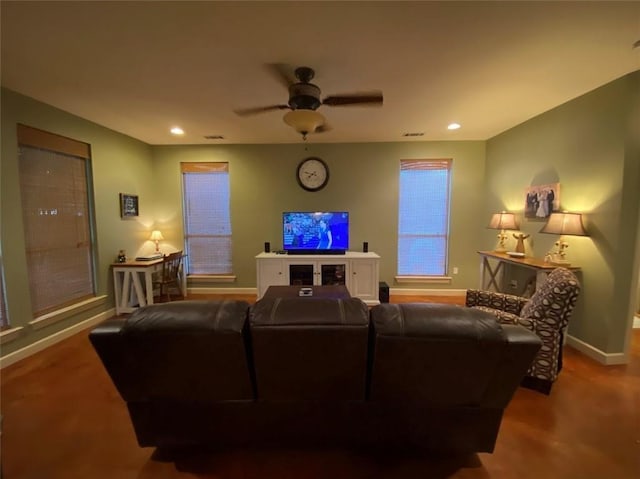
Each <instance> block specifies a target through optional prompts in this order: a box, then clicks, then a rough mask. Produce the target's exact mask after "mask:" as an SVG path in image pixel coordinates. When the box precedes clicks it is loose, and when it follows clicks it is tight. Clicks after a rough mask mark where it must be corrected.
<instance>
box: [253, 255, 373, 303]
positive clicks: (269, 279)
mask: <svg viewBox="0 0 640 479" xmlns="http://www.w3.org/2000/svg"><path fill="white" fill-rule="evenodd" d="M256 270H257V274H258V299H260V298H262V296H263V295H264V293H265V292H266V291H267V288H268V287H269V286H287V285H301V286H311V285H336V284H342V285H345V286H346V287H347V289H348V290H349V294H351V296H353V297H356V298H360V299H361V300H362V301H364V302H365V303H366V304H368V305H376V304H379V303H380V300H379V298H378V291H379V290H378V288H379V285H378V282H379V277H380V256H378V255H377V254H375V253H359V252H355V251H347V252H346V253H345V254H331V255H326V254H317V255H314V254H305V255H288V254H278V253H260V254H259V255H257V256H256Z"/></svg>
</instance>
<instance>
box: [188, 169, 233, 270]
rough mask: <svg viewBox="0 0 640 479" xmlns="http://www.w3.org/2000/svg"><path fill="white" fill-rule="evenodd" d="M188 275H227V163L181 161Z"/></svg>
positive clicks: (228, 263)
mask: <svg viewBox="0 0 640 479" xmlns="http://www.w3.org/2000/svg"><path fill="white" fill-rule="evenodd" d="M181 169H182V179H183V195H184V198H183V202H184V222H185V250H186V254H187V258H186V259H187V272H188V273H189V274H231V273H232V266H231V216H230V213H229V165H228V163H181Z"/></svg>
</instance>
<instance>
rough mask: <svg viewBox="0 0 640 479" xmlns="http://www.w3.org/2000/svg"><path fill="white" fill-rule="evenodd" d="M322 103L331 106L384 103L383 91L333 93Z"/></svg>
mask: <svg viewBox="0 0 640 479" xmlns="http://www.w3.org/2000/svg"><path fill="white" fill-rule="evenodd" d="M322 104H323V105H329V106H347V105H382V92H381V91H371V92H363V93H353V94H350V95H331V96H328V97H326V98H325V99H324V100H323V101H322Z"/></svg>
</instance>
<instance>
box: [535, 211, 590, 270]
mask: <svg viewBox="0 0 640 479" xmlns="http://www.w3.org/2000/svg"><path fill="white" fill-rule="evenodd" d="M540 233H549V234H554V235H560V236H566V235H570V236H588V235H587V232H586V231H585V230H584V226H583V225H582V215H581V214H580V213H568V212H566V211H563V212H562V213H551V215H550V216H549V219H548V220H547V224H546V225H544V228H542V229H541V230H540ZM556 246H557V248H558V251H557V252H556V253H554V255H553V258H552V260H551V262H552V263H553V264H557V265H563V266H568V265H569V261H568V260H567V258H566V255H567V253H566V251H565V250H566V249H567V248H568V247H569V244H568V243H567V242H566V241H563V240H562V239H559V240H558V241H556Z"/></svg>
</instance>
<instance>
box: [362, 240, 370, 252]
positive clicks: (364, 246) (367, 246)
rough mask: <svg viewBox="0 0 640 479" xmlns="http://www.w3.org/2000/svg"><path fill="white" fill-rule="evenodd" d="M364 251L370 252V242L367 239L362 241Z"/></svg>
mask: <svg viewBox="0 0 640 479" xmlns="http://www.w3.org/2000/svg"><path fill="white" fill-rule="evenodd" d="M362 252H363V253H368V252H369V243H368V242H367V241H365V242H364V243H362Z"/></svg>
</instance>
